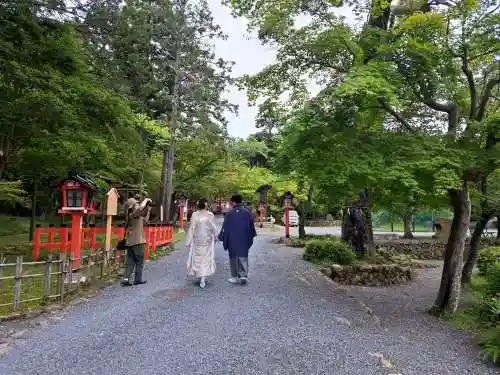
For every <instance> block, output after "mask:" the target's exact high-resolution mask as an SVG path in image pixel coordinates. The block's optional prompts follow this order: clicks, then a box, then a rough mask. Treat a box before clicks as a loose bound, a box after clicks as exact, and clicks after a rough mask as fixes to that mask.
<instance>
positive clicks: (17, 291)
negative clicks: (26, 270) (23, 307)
mask: <svg viewBox="0 0 500 375" xmlns="http://www.w3.org/2000/svg"><path fill="white" fill-rule="evenodd" d="M22 276H23V256H22V255H19V256H18V257H17V258H16V275H15V277H14V280H15V284H14V304H13V309H14V311H17V310H19V305H20V303H21V280H22Z"/></svg>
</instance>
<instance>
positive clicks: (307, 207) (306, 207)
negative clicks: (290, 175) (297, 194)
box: [299, 185, 313, 239]
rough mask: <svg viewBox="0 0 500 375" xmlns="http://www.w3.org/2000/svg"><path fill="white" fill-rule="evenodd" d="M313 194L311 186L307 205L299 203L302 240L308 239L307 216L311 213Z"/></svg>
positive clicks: (310, 186)
mask: <svg viewBox="0 0 500 375" xmlns="http://www.w3.org/2000/svg"><path fill="white" fill-rule="evenodd" d="M312 194H313V187H312V185H309V190H308V192H307V202H306V203H305V204H304V202H300V203H299V238H300V239H305V238H306V228H305V223H306V214H307V213H309V210H310V209H311V208H312Z"/></svg>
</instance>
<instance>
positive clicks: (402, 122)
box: [377, 98, 416, 133]
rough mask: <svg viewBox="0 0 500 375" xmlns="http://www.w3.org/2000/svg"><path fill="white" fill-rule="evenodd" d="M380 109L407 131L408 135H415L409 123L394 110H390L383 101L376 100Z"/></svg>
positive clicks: (387, 104)
mask: <svg viewBox="0 0 500 375" xmlns="http://www.w3.org/2000/svg"><path fill="white" fill-rule="evenodd" d="M377 100H378V102H379V103H380V105H381V106H382V108H384V109H385V110H386V111H387V112H388V113H389V114H390V115H391V116H392V117H394V118H395V119H396V120H397V121H398V122H399V123H400V124H401V125H403V127H404V128H405V129H406V130H408V131H409V132H410V133H416V131H415V129H414V128H413V127H412V126H411V125H410V123H409V122H408V121H407V120H406V119H405V118H404V117H403V116H402V115H401V114H400V113H398V112H397V111H396V110H395V109H394V108H392V107H391V106H390V105H389V103H387V102H386V101H385V100H384V99H382V98H378V99H377Z"/></svg>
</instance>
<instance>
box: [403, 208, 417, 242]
mask: <svg viewBox="0 0 500 375" xmlns="http://www.w3.org/2000/svg"><path fill="white" fill-rule="evenodd" d="M403 223H404V234H403V238H415V237H414V236H413V232H412V229H413V214H412V213H408V214H406V215H405V216H404V217H403Z"/></svg>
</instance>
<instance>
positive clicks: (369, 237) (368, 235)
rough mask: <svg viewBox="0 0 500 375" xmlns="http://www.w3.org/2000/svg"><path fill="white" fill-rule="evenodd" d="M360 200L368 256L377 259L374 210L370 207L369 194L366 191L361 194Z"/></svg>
mask: <svg viewBox="0 0 500 375" xmlns="http://www.w3.org/2000/svg"><path fill="white" fill-rule="evenodd" d="M359 200H360V202H361V206H362V208H363V214H364V220H363V221H364V222H363V226H364V231H365V236H364V237H365V240H366V242H365V245H366V248H367V250H368V256H369V257H370V258H372V259H373V258H375V255H376V249H375V242H374V240H373V220H372V210H371V205H370V199H369V196H368V192H367V191H366V190H365V191H363V192H361V193H359Z"/></svg>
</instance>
